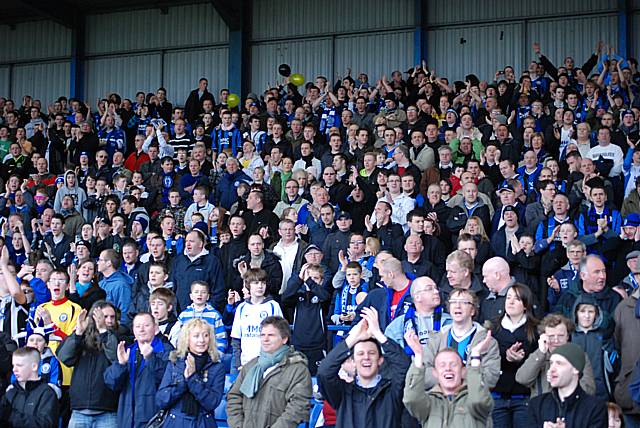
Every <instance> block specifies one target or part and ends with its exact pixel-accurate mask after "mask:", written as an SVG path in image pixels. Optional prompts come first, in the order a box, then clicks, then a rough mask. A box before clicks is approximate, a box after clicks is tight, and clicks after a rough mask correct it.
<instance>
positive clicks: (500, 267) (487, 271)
mask: <svg viewBox="0 0 640 428" xmlns="http://www.w3.org/2000/svg"><path fill="white" fill-rule="evenodd" d="M482 276H483V279H484V283H485V285H486V286H487V288H488V289H489V295H488V296H487V297H486V298H485V299H483V300H482V301H480V315H479V316H478V322H480V323H483V322H484V321H487V320H489V321H496V320H497V319H498V318H499V317H500V316H501V315H502V314H503V313H504V302H505V300H506V298H507V291H509V288H510V287H511V286H512V285H513V284H514V283H515V279H514V278H513V277H512V276H511V269H510V268H509V263H507V261H506V260H505V259H503V258H502V257H492V258H490V259H489V260H487V261H486V262H485V263H484V265H483V266H482ZM534 297H535V296H534ZM533 309H534V314H536V316H539V315H542V314H541V313H539V312H540V305H539V304H538V302H537V299H535V301H534V302H533Z"/></svg>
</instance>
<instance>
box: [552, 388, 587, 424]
mask: <svg viewBox="0 0 640 428" xmlns="http://www.w3.org/2000/svg"><path fill="white" fill-rule="evenodd" d="M551 395H552V396H553V399H554V400H555V402H556V405H557V406H558V411H559V413H560V415H561V416H560V417H561V418H564V416H565V415H566V414H567V410H568V409H570V408H571V407H573V406H575V405H576V403H577V402H578V400H580V398H581V397H582V396H583V395H585V392H584V391H583V390H582V388H581V387H580V383H578V384H577V385H576V389H575V390H574V391H573V393H571V395H569V396H568V397H565V398H564V401H561V400H560V396H559V395H558V389H557V388H553V389H552V390H551Z"/></svg>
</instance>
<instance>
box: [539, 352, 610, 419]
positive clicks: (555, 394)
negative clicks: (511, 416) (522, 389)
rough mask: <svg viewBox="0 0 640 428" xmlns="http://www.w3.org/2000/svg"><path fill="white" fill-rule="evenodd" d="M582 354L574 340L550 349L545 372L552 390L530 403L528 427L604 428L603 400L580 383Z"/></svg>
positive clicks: (604, 409)
mask: <svg viewBox="0 0 640 428" xmlns="http://www.w3.org/2000/svg"><path fill="white" fill-rule="evenodd" d="M584 355H585V354H584V351H583V350H582V349H581V348H580V347H579V346H578V345H576V344H574V343H566V344H564V345H562V346H560V347H558V348H556V349H555V350H554V351H553V353H552V354H551V365H550V367H549V372H548V373H547V379H549V383H550V384H551V388H552V389H551V391H550V392H547V393H544V394H542V395H539V396H537V397H535V398H533V399H532V400H531V402H530V403H529V416H530V420H531V422H532V423H531V425H530V426H532V427H540V428H543V427H544V428H548V427H552V428H559V427H562V428H578V427H580V428H581V427H593V428H601V427H602V428H604V427H607V406H606V405H605V403H604V401H602V400H600V399H599V398H596V397H593V396H591V395H588V394H586V393H585V392H584V391H583V390H582V388H581V387H580V384H579V381H580V376H581V375H582V370H583V369H584V365H585V356H584Z"/></svg>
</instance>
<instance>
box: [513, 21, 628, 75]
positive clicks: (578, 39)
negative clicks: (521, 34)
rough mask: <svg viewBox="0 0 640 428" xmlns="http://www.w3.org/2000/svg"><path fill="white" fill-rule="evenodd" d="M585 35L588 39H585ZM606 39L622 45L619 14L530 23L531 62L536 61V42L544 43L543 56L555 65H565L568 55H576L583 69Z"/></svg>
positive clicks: (528, 27) (529, 52)
mask: <svg viewBox="0 0 640 428" xmlns="http://www.w3.org/2000/svg"><path fill="white" fill-rule="evenodd" d="M585 34H588V36H586V37H585ZM599 40H602V41H604V42H605V43H611V44H613V45H614V46H615V45H617V44H618V23H617V16H616V15H611V14H609V15H607V14H604V15H599V16H589V17H583V18H575V19H566V18H565V19H553V20H544V21H531V22H529V23H527V45H526V47H527V48H528V50H527V51H525V53H526V55H527V60H533V59H534V53H533V49H532V46H533V42H536V41H537V42H540V47H541V49H542V53H544V55H545V56H546V57H547V58H549V59H550V60H551V61H552V62H553V63H554V64H562V62H563V60H564V58H565V57H566V56H572V57H573V58H574V60H575V61H576V65H577V66H581V65H582V64H583V63H584V62H585V61H586V60H587V59H588V58H589V57H590V56H591V54H592V53H593V52H595V48H596V43H597V42H598V41H599Z"/></svg>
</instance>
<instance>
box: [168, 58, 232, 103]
mask: <svg viewBox="0 0 640 428" xmlns="http://www.w3.org/2000/svg"><path fill="white" fill-rule="evenodd" d="M228 51H229V50H228V49H227V48H214V49H206V50H201V51H195V52H192V51H177V52H168V53H167V54H165V57H164V76H163V79H162V84H163V85H164V87H165V88H166V89H167V91H168V93H167V97H168V99H169V100H170V101H171V102H172V103H173V104H174V105H184V102H185V101H186V100H187V96H188V95H189V92H191V90H193V89H195V88H196V87H197V86H198V80H199V79H200V78H201V77H206V78H207V79H208V80H209V90H210V91H211V92H212V93H213V94H214V96H215V97H216V100H217V99H218V93H219V91H220V89H222V88H223V87H226V86H227V76H228V75H227V64H228V60H229V58H228Z"/></svg>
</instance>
